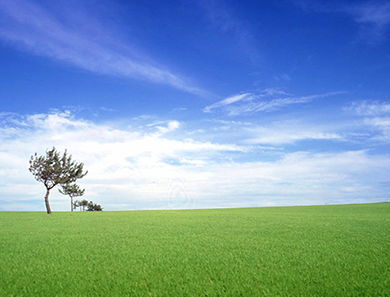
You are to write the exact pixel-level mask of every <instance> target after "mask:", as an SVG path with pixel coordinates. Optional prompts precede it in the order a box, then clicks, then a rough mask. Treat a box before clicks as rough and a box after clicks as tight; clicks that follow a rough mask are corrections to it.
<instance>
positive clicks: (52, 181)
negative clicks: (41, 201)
mask: <svg viewBox="0 0 390 297" xmlns="http://www.w3.org/2000/svg"><path fill="white" fill-rule="evenodd" d="M83 170H84V164H83V163H76V162H74V161H72V155H68V153H67V150H65V152H64V154H63V155H62V156H61V154H60V153H59V152H58V151H57V150H56V149H55V147H53V148H52V149H51V150H49V151H46V156H38V154H37V153H35V154H34V155H33V156H31V159H30V168H29V171H30V172H31V173H32V174H33V176H34V177H35V179H36V180H37V181H39V182H42V183H43V184H44V185H45V187H46V195H45V204H46V211H47V213H48V214H51V208H50V204H49V194H50V190H51V189H52V188H54V187H55V186H56V185H58V184H61V185H66V184H70V183H73V182H75V181H76V180H78V179H80V178H83V177H84V176H85V175H86V174H87V173H88V171H86V172H83Z"/></svg>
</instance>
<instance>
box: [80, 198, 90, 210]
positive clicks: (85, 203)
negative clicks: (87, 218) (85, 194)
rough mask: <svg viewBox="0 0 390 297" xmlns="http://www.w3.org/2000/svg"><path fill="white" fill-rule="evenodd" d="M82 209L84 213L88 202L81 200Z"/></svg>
mask: <svg viewBox="0 0 390 297" xmlns="http://www.w3.org/2000/svg"><path fill="white" fill-rule="evenodd" d="M81 206H82V207H83V211H85V207H86V206H88V200H85V199H84V200H82V201H81V202H80V207H81Z"/></svg>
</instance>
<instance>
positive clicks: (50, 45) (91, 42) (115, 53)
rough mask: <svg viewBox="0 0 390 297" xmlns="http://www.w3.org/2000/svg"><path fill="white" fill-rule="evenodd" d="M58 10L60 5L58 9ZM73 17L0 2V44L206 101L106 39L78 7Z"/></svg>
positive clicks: (20, 1) (25, 2)
mask: <svg viewBox="0 0 390 297" xmlns="http://www.w3.org/2000/svg"><path fill="white" fill-rule="evenodd" d="M62 4H63V3H62ZM75 10H76V11H77V12H78V14H79V16H78V19H77V20H75V17H74V16H73V15H72V13H71V12H69V11H68V12H67V13H66V11H67V10H65V9H64V10H63V11H64V12H63V14H62V15H60V16H58V15H57V14H55V13H54V11H51V10H49V9H45V8H44V7H43V6H39V4H37V3H36V2H32V1H29V0H15V1H6V0H1V1H0V16H1V19H2V21H1V23H0V24H1V26H0V38H1V39H3V41H7V42H9V43H11V44H15V45H18V46H20V45H21V46H22V48H24V49H25V50H27V51H29V52H31V53H33V54H35V55H40V56H44V57H49V58H51V59H54V60H58V61H61V62H65V63H69V64H71V65H74V66H76V67H79V68H82V69H85V70H87V71H91V72H93V73H97V74H104V75H110V76H117V77H121V78H130V79H137V80H145V81H149V82H152V83H158V84H165V85H169V86H171V87H174V88H176V89H179V90H182V91H185V92H189V93H193V94H197V95H202V96H204V95H206V94H207V92H206V91H204V90H202V89H200V88H197V87H195V86H193V85H192V84H190V83H189V82H187V81H186V80H185V79H183V78H182V77H180V76H179V75H177V74H175V73H173V72H172V71H170V70H168V69H167V67H165V66H161V65H158V64H157V63H156V62H153V60H152V59H151V58H150V57H147V56H145V55H144V54H142V52H140V51H139V50H137V49H135V47H134V46H131V45H129V44H125V43H123V42H120V41H118V40H116V39H114V38H112V37H111V36H113V35H114V34H113V32H110V31H108V30H107V29H104V28H103V27H102V26H99V25H95V26H92V25H89V26H84V24H96V22H95V21H94V19H93V18H92V16H91V15H89V14H88V13H87V11H86V10H84V9H83V8H81V7H76V9H75Z"/></svg>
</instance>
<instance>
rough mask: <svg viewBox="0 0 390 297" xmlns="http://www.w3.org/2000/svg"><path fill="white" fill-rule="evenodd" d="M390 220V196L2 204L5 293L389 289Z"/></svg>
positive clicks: (354, 292)
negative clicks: (143, 205) (42, 207)
mask: <svg viewBox="0 0 390 297" xmlns="http://www.w3.org/2000/svg"><path fill="white" fill-rule="evenodd" d="M80 226H82V228H80ZM389 229H390V203H379V204H367V205H343V206H307V207H277V208H251V209H221V210H182V211H137V212H87V213H80V212H75V213H60V212H59V213H55V214H53V215H52V216H45V215H43V214H42V213H35V212H30V213H21V212H14V213H12V212H0V275H1V277H0V292H1V293H0V295H1V296H389V295H390V262H389V259H390V245H389V243H390V232H389ZM86 230H88V232H86ZM79 251H85V253H79ZM75 253H76V257H75ZM47 259H53V261H47ZM48 276H50V277H48Z"/></svg>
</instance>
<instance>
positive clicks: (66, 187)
mask: <svg viewBox="0 0 390 297" xmlns="http://www.w3.org/2000/svg"><path fill="white" fill-rule="evenodd" d="M61 187H62V190H61V189H58V190H59V191H60V193H61V194H63V195H68V196H69V197H70V211H73V208H75V207H74V204H73V198H74V197H79V196H83V195H84V192H85V189H83V190H81V189H80V187H79V186H78V185H77V184H63V185H61Z"/></svg>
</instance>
